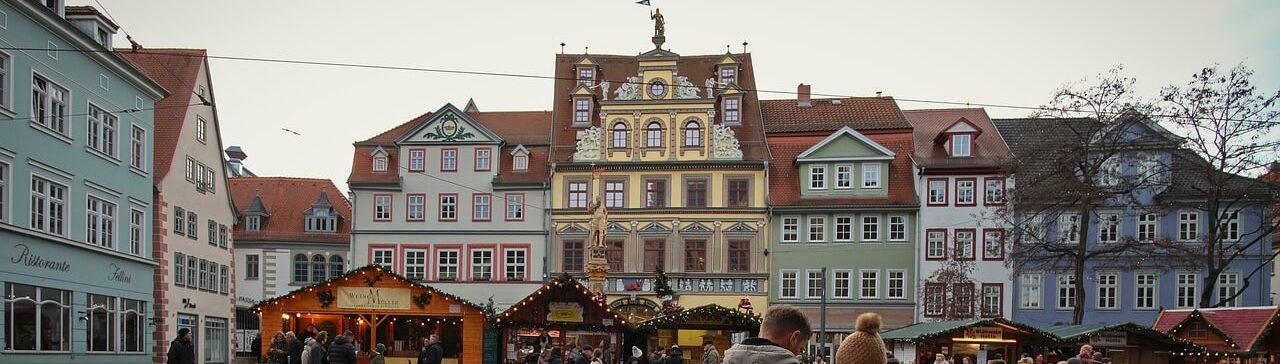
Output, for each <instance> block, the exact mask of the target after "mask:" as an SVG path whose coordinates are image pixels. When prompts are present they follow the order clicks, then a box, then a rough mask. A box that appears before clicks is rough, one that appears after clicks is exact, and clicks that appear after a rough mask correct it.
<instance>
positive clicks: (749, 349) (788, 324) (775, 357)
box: [724, 305, 813, 364]
mask: <svg viewBox="0 0 1280 364" xmlns="http://www.w3.org/2000/svg"><path fill="white" fill-rule="evenodd" d="M811 336H813V328H812V327H811V326H809V319H808V318H807V317H805V316H804V313H801V312H800V310H797V309H796V308H795V307H791V306H790V305H777V306H770V307H769V311H768V312H766V313H765V314H764V321H763V322H761V323H760V337H753V338H750V339H746V340H743V341H742V342H741V343H739V344H736V345H734V346H733V347H731V348H729V350H725V351H724V364H800V358H799V357H797V355H798V354H799V353H800V352H801V351H803V350H804V346H805V344H806V343H808V342H809V337H811Z"/></svg>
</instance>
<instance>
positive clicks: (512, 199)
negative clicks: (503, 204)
mask: <svg viewBox="0 0 1280 364" xmlns="http://www.w3.org/2000/svg"><path fill="white" fill-rule="evenodd" d="M506 201H507V221H520V220H524V194H523V193H508V194H507V195H506Z"/></svg>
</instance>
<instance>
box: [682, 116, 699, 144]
mask: <svg viewBox="0 0 1280 364" xmlns="http://www.w3.org/2000/svg"><path fill="white" fill-rule="evenodd" d="M701 145H702V125H701V124H698V121H697V120H689V122H687V123H684V146H686V147H697V146H701Z"/></svg>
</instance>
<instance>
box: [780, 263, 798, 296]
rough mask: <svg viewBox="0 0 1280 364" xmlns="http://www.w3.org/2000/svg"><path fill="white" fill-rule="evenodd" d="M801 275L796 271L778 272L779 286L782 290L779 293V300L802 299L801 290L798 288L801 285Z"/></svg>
mask: <svg viewBox="0 0 1280 364" xmlns="http://www.w3.org/2000/svg"><path fill="white" fill-rule="evenodd" d="M799 274H800V273H799V272H798V271H795V270H783V271H779V272H778V286H779V287H781V288H782V289H781V290H780V291H778V297H779V298H790V299H795V298H800V293H799V289H798V288H797V284H798V283H799V278H798V277H797V275H799Z"/></svg>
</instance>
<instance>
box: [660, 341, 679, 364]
mask: <svg viewBox="0 0 1280 364" xmlns="http://www.w3.org/2000/svg"><path fill="white" fill-rule="evenodd" d="M663 364H684V350H680V345H671V350H668V351H667V359H666V360H663Z"/></svg>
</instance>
